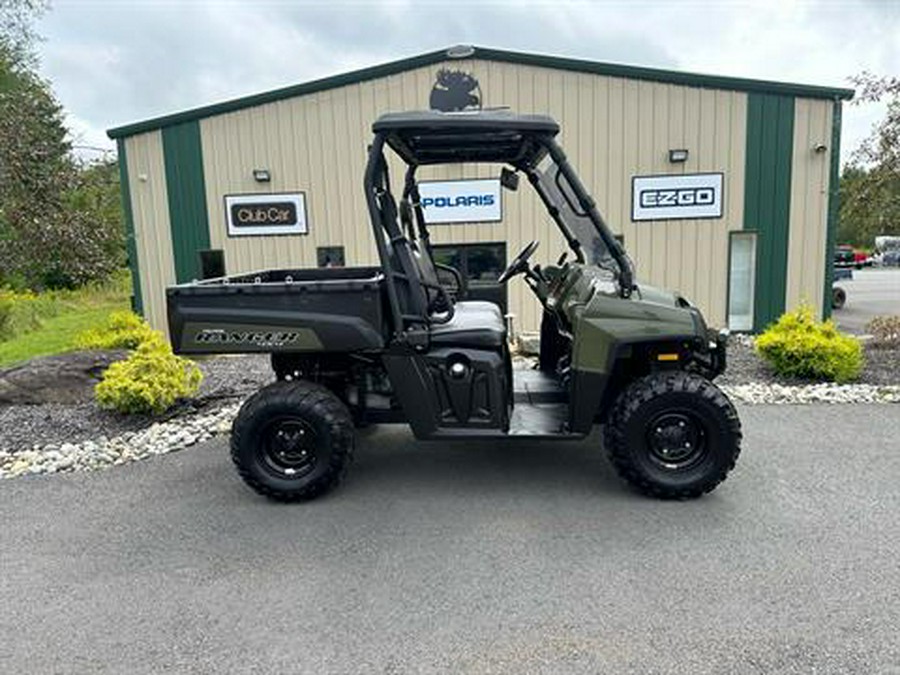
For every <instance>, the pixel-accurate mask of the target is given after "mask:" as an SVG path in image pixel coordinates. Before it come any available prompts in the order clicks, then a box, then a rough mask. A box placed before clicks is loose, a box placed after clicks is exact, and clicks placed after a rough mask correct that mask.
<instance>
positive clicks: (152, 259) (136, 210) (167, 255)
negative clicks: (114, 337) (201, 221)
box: [125, 131, 175, 331]
mask: <svg viewBox="0 0 900 675" xmlns="http://www.w3.org/2000/svg"><path fill="white" fill-rule="evenodd" d="M125 144H126V145H125V155H126V158H127V161H128V178H129V184H130V187H131V209H132V214H133V217H134V236H135V239H136V242H137V254H138V265H139V268H140V271H141V294H142V297H143V300H144V315H145V316H146V317H147V320H148V321H149V322H150V324H151V325H152V326H153V327H154V328H159V329H160V330H163V331H167V324H166V286H168V285H169V284H174V283H175V259H174V257H173V254H172V234H171V230H170V228H169V202H168V197H167V194H166V170H165V163H164V160H163V147H162V133H161V132H159V131H153V132H150V133H146V134H140V135H138V136H132V137H130V138H128V139H126V141H125Z"/></svg>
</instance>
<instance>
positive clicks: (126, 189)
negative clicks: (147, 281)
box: [116, 138, 144, 315]
mask: <svg viewBox="0 0 900 675" xmlns="http://www.w3.org/2000/svg"><path fill="white" fill-rule="evenodd" d="M116 151H117V152H116V157H117V159H116V161H117V162H118V164H119V193H120V195H121V199H122V214H123V215H124V217H125V250H126V252H127V253H128V268H129V269H130V270H131V307H132V309H133V310H134V311H135V312H136V313H138V314H141V315H143V313H144V297H143V294H142V293H141V266H140V264H139V263H138V251H137V239H136V238H135V232H134V213H133V212H132V210H131V184H130V183H129V182H128V159H127V155H126V154H125V139H123V138H120V139H118V140H117V141H116Z"/></svg>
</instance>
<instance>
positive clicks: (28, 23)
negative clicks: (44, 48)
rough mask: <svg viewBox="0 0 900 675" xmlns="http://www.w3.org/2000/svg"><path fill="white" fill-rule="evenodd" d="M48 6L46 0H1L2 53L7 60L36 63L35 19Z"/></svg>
mask: <svg viewBox="0 0 900 675" xmlns="http://www.w3.org/2000/svg"><path fill="white" fill-rule="evenodd" d="M46 8H47V2H46V0H0V55H3V56H4V57H5V59H6V60H7V61H9V62H11V63H13V64H15V65H17V66H29V65H34V58H35V57H34V51H33V46H34V43H35V41H36V40H37V34H36V33H35V32H34V21H35V19H37V18H38V17H39V16H40V15H42V14H43V13H44V11H45V10H46Z"/></svg>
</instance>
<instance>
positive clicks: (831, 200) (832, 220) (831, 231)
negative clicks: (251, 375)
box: [822, 99, 841, 319]
mask: <svg viewBox="0 0 900 675" xmlns="http://www.w3.org/2000/svg"><path fill="white" fill-rule="evenodd" d="M830 168H831V171H830V172H829V177H828V224H827V226H826V227H827V230H826V234H825V293H824V295H823V296H822V316H823V317H824V318H826V319H828V318H830V317H831V286H832V284H833V283H834V242H835V240H836V239H837V228H838V213H839V211H840V208H841V203H840V195H841V189H840V188H841V101H840V99H835V101H834V104H833V106H832V118H831V167H830Z"/></svg>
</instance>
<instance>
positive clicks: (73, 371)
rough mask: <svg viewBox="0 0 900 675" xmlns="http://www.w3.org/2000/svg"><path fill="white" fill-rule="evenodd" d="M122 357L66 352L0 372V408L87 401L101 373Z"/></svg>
mask: <svg viewBox="0 0 900 675" xmlns="http://www.w3.org/2000/svg"><path fill="white" fill-rule="evenodd" d="M126 356H127V352H125V351H122V350H118V349H116V350H91V351H81V352H68V353H66V354H57V355H55V356H42V357H38V358H35V359H31V360H30V361H28V362H27V363H23V364H22V365H20V366H15V367H13V368H7V369H6V370H0V404H40V403H78V402H81V401H89V400H91V397H92V396H93V390H94V385H95V384H97V382H98V380H99V379H100V375H101V373H103V371H104V370H106V368H108V367H109V364H111V363H112V362H113V361H118V360H120V359H123V358H125V357H126Z"/></svg>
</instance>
